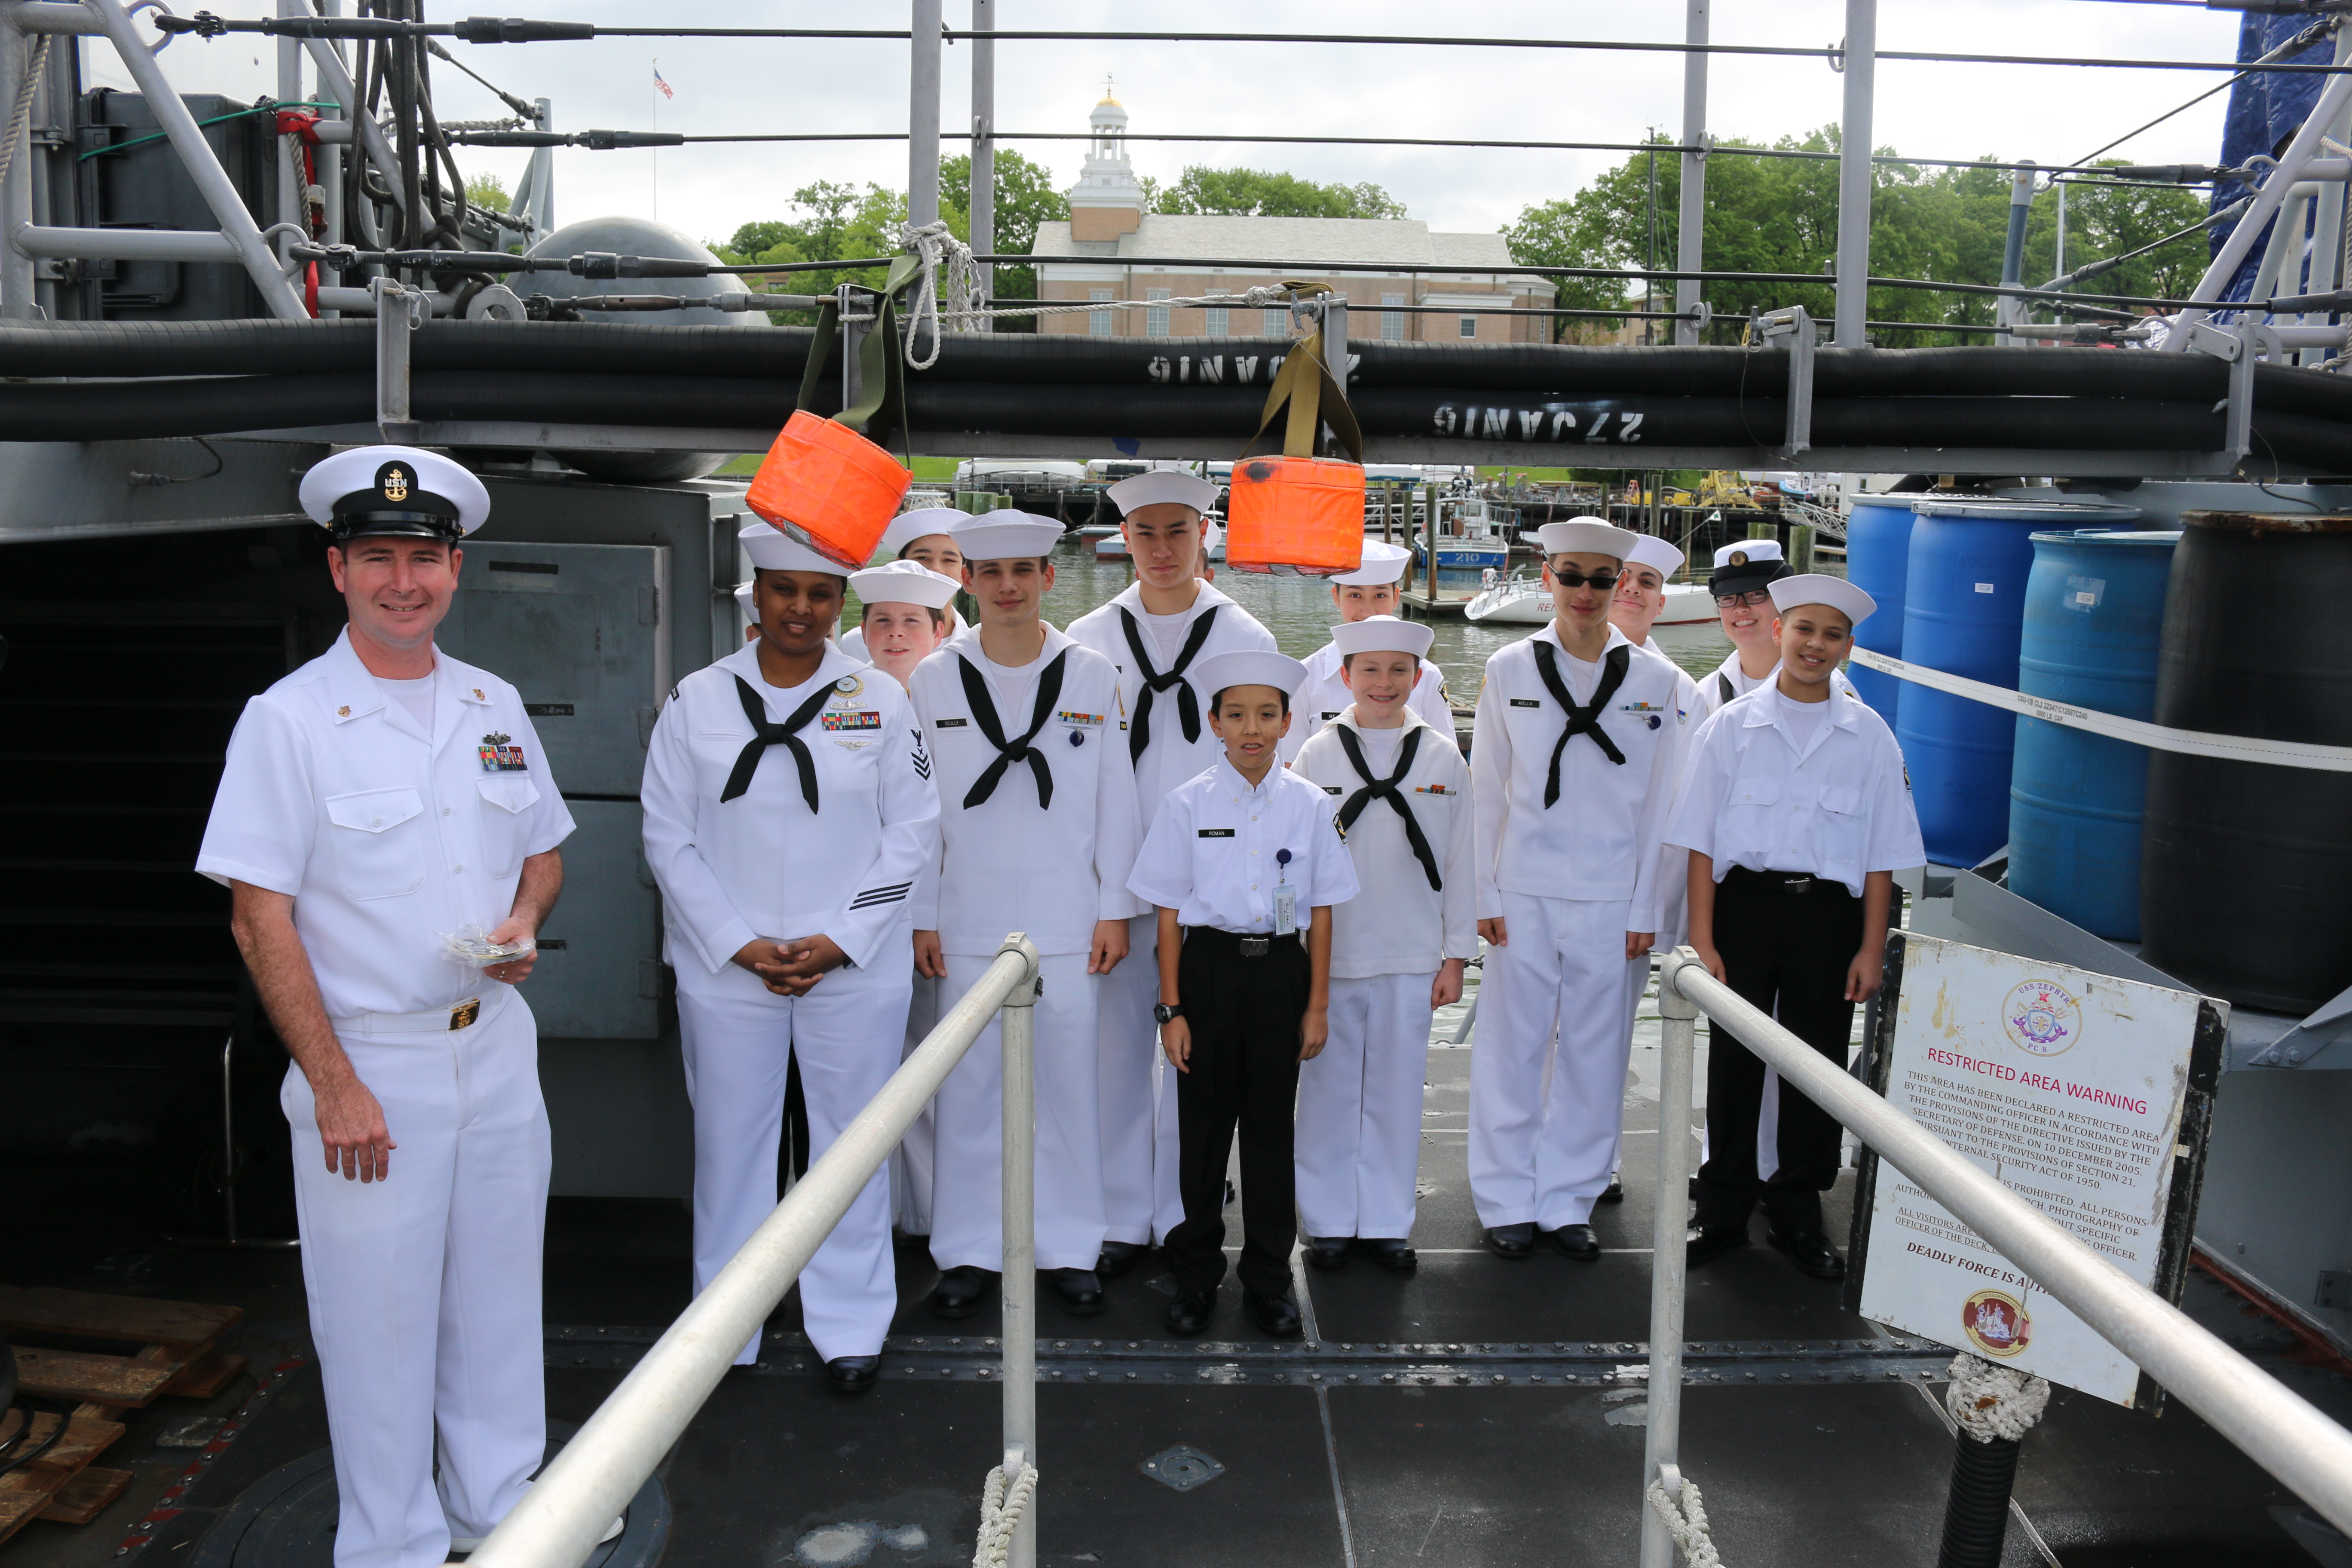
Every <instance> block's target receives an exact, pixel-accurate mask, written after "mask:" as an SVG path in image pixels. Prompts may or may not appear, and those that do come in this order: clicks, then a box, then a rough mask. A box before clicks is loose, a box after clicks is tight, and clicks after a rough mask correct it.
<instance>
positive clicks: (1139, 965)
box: [1095, 910, 1184, 1247]
mask: <svg viewBox="0 0 2352 1568" xmlns="http://www.w3.org/2000/svg"><path fill="white" fill-rule="evenodd" d="M1096 984H1097V986H1098V987H1099V989H1098V990H1097V994H1096V1005H1097V1007H1099V1008H1100V1010H1101V1014H1100V1019H1099V1022H1098V1023H1097V1026H1096V1031H1095V1033H1096V1040H1097V1057H1096V1081H1097V1103H1098V1104H1099V1106H1100V1107H1101V1120H1100V1126H1101V1130H1102V1146H1103V1161H1102V1176H1103V1205H1104V1215H1105V1216H1106V1222H1107V1229H1106V1231H1105V1233H1104V1238H1105V1239H1106V1240H1109V1241H1125V1242H1132V1243H1133V1244H1135V1245H1136V1246H1138V1247H1150V1245H1152V1244H1153V1243H1154V1242H1156V1241H1158V1240H1159V1239H1160V1237H1164V1236H1166V1235H1167V1234H1168V1233H1169V1232H1170V1231H1171V1230H1173V1229H1175V1228H1176V1226H1178V1225H1180V1224H1181V1223H1182V1222H1183V1218H1184V1201H1183V1196H1182V1194H1181V1193H1180V1192H1179V1191H1178V1189H1177V1185H1176V1170H1177V1162H1176V1084H1175V1081H1174V1080H1175V1073H1174V1070H1173V1069H1172V1068H1170V1067H1169V1066H1168V1058H1166V1057H1164V1056H1162V1055H1161V1054H1160V1026H1159V1025H1158V1024H1156V1023H1154V1022H1153V1021H1152V1016H1151V1009H1152V1007H1153V1005H1155V1004H1157V1003H1158V1002H1159V1000H1160V911H1159V910H1152V912H1151V913H1150V914H1148V915H1137V916H1135V917H1134V918H1133V919H1131V920H1129V921H1128V922H1127V956H1126V957H1125V958H1123V959H1121V960H1119V963H1118V968H1117V969H1114V970H1112V971H1111V972H1110V973H1108V974H1105V975H1101V976H1098V977H1097V982H1096Z"/></svg>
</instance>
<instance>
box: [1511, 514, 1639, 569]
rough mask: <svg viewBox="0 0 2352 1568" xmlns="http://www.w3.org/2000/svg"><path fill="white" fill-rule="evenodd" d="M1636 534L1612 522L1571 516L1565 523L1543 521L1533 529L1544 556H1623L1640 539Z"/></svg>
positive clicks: (1620, 557) (1618, 557) (1619, 558)
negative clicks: (1538, 526)
mask: <svg viewBox="0 0 2352 1568" xmlns="http://www.w3.org/2000/svg"><path fill="white" fill-rule="evenodd" d="M1641 537H1642V536H1641V535H1640V534H1638V533H1628V532H1627V531H1625V530H1623V529H1622V528H1619V527H1617V526H1616V525H1615V524H1614V523H1608V522H1603V521H1601V520H1600V519H1599V518H1597V517H1572V518H1570V519H1569V520H1568V521H1566V522H1547V523H1545V524H1544V525H1543V526H1542V527H1541V528H1538V529H1537V530H1536V538H1537V539H1538V540H1539V541H1540V542H1541V544H1540V548H1541V549H1542V551H1543V552H1544V553H1545V554H1546V555H1613V556H1615V557H1616V558H1617V559H1618V560H1620V561H1622V560H1624V559H1625V552H1627V551H1629V550H1631V549H1633V546H1634V544H1635V543H1636V542H1639V541H1640V539H1641Z"/></svg>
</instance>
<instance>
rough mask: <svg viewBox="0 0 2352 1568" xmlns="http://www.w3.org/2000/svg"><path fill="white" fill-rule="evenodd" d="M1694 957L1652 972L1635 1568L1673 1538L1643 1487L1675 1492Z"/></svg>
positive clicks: (1676, 958) (1669, 1567)
mask: <svg viewBox="0 0 2352 1568" xmlns="http://www.w3.org/2000/svg"><path fill="white" fill-rule="evenodd" d="M1697 962H1698V957H1697V955H1696V953H1694V952H1691V950H1690V949H1689V948H1686V947H1678V948H1676V949H1675V951H1674V952H1671V953H1669V954H1667V955H1666V962H1665V965H1664V968H1662V969H1660V970H1659V972H1658V1011H1659V1012H1660V1013H1661V1014H1663V1015H1664V1028H1663V1029H1662V1031H1661V1034H1662V1036H1663V1042H1662V1044H1663V1048H1662V1049H1661V1050H1660V1051H1659V1053H1658V1057H1659V1060H1658V1194H1657V1204H1658V1212H1657V1217H1656V1220H1655V1222H1654V1225H1653V1226H1652V1229H1651V1248H1652V1250H1651V1254H1650V1414H1649V1424H1648V1426H1646V1428H1645V1429H1644V1436H1645V1440H1644V1443H1643V1463H1642V1500H1641V1501H1642V1568H1674V1563H1675V1538H1674V1537H1673V1536H1672V1535H1670V1534H1668V1533H1667V1531H1666V1521H1664V1520H1663V1519H1660V1518H1659V1517H1658V1514H1657V1510H1654V1509H1653V1508H1651V1506H1650V1501H1649V1498H1650V1483H1651V1482H1653V1481H1661V1482H1663V1483H1664V1486H1665V1489H1666V1495H1667V1496H1668V1497H1673V1496H1674V1495H1675V1494H1676V1493H1677V1492H1679V1491H1681V1490H1682V1468H1681V1454H1682V1421H1683V1297H1684V1285H1685V1252H1684V1247H1685V1245H1686V1238H1687V1237H1688V1235H1689V1233H1690V1222H1689V1215H1690V1195H1689V1192H1688V1187H1689V1184H1690V1113H1691V1077H1692V1070H1693V1069H1692V1062H1693V1061H1694V1059H1695V1058H1696V1055H1697V1038H1698V1006H1697V1005H1696V1003H1693V1002H1691V1001H1689V1000H1688V999H1686V998H1685V996H1684V995H1683V994H1682V993H1681V992H1679V991H1677V990H1675V971H1676V970H1678V969H1680V968H1681V967H1682V966H1683V965H1684V964H1685V963H1697Z"/></svg>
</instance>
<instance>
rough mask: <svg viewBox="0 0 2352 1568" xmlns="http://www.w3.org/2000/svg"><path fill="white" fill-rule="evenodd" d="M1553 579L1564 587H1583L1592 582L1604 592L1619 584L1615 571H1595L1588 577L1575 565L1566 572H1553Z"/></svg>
mask: <svg viewBox="0 0 2352 1568" xmlns="http://www.w3.org/2000/svg"><path fill="white" fill-rule="evenodd" d="M1551 580H1552V581H1553V582H1555V583H1557V584H1559V585H1560V586H1561V587H1563V588H1581V587H1583V586H1584V585H1585V584H1587V583H1590V584H1592V585H1593V586H1594V587H1596V588H1598V589H1600V590H1601V592H1602V593H1604V594H1606V593H1607V592H1609V590H1610V589H1612V588H1614V587H1615V586H1617V574H1616V573H1614V572H1595V573H1594V574H1592V575H1591V576H1590V577H1588V576H1586V575H1585V574H1583V573H1581V572H1579V571H1578V570H1577V569H1576V568H1575V567H1573V566H1571V567H1570V568H1569V569H1568V570H1567V571H1565V572H1560V571H1555V572H1553V573H1552V574H1551Z"/></svg>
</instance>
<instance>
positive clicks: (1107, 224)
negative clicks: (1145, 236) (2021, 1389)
mask: <svg viewBox="0 0 2352 1568" xmlns="http://www.w3.org/2000/svg"><path fill="white" fill-rule="evenodd" d="M1087 129H1088V131H1089V132H1091V133H1092V134H1091V136H1090V138H1089V140H1088V141H1087V163H1086V167H1085V168H1084V169H1082V170H1081V171H1079V174H1078V183H1077V184H1075V185H1073V186H1071V187H1070V193H1069V195H1070V237H1071V238H1072V239H1080V240H1105V239H1117V238H1118V237H1120V236H1121V235H1127V234H1133V233H1134V232H1135V231H1136V229H1137V227H1138V226H1140V225H1141V223H1142V221H1143V186H1142V185H1141V184H1138V183H1137V181H1136V178H1135V166H1134V164H1133V163H1130V162H1129V158H1128V155H1127V110H1126V109H1125V107H1124V106H1122V105H1121V104H1120V103H1119V101H1118V99H1117V98H1115V97H1113V96H1112V92H1111V84H1110V82H1109V81H1108V80H1106V81H1105V82H1104V84H1103V99H1102V101H1101V102H1100V103H1097V104H1096V105H1095V108H1094V112H1093V113H1092V114H1090V115H1088V116H1087Z"/></svg>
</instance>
